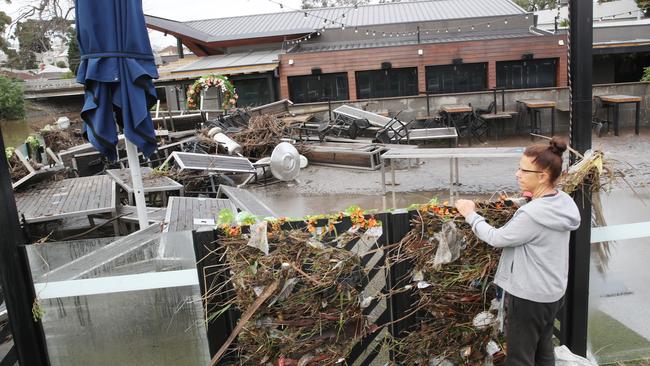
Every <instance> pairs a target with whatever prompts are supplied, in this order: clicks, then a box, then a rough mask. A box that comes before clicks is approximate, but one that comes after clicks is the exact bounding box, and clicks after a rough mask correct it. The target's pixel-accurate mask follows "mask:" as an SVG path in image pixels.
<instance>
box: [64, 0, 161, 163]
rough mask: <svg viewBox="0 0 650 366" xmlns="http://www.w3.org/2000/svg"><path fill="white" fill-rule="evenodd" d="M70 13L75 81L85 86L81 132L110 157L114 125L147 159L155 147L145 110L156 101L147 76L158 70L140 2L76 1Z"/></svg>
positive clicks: (115, 131)
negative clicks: (76, 49)
mask: <svg viewBox="0 0 650 366" xmlns="http://www.w3.org/2000/svg"><path fill="white" fill-rule="evenodd" d="M75 12H76V27H77V41H78V42H79V50H80V51H81V64H80V65H79V70H78V71H77V82H79V83H81V84H84V85H85V102H84V106H83V109H82V111H81V118H82V119H83V120H84V122H85V123H84V135H85V136H86V138H87V139H88V141H90V143H91V144H92V145H93V146H94V147H95V148H96V149H97V150H98V151H99V152H100V153H101V154H102V155H104V156H106V157H108V159H109V160H111V161H114V160H116V159H117V153H116V150H115V146H116V145H117V134H118V129H117V125H119V126H120V127H121V128H122V129H123V131H124V135H125V136H126V138H127V139H129V141H131V142H133V143H134V144H135V145H136V146H137V147H138V149H139V150H140V151H141V152H142V153H143V154H144V156H146V157H149V156H150V155H151V154H152V153H154V152H155V151H156V135H155V131H154V128H153V123H152V121H151V115H150V114H149V109H150V108H151V107H152V106H153V105H154V104H155V103H156V99H157V96H156V89H155V88H154V86H153V82H152V79H156V78H158V71H157V70H156V65H155V62H154V58H153V52H152V51H151V44H150V42H149V35H148V33H147V28H146V25H145V20H144V14H143V12H142V1H141V0H75Z"/></svg>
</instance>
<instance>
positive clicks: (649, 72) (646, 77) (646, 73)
mask: <svg viewBox="0 0 650 366" xmlns="http://www.w3.org/2000/svg"><path fill="white" fill-rule="evenodd" d="M641 81H650V66H648V67H646V68H645V69H643V76H642V77H641Z"/></svg>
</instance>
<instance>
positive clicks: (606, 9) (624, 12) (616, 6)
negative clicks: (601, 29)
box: [535, 0, 640, 26]
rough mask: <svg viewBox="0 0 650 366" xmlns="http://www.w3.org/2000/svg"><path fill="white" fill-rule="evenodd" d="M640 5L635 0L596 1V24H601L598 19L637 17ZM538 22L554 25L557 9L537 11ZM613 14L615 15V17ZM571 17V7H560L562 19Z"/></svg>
mask: <svg viewBox="0 0 650 366" xmlns="http://www.w3.org/2000/svg"><path fill="white" fill-rule="evenodd" d="M639 11H640V9H639V6H638V5H637V3H636V1H634V0H617V1H610V2H605V3H598V2H594V10H593V19H594V26H596V25H597V24H599V23H600V22H598V20H600V18H603V20H609V21H611V20H614V21H616V19H627V20H629V19H636V18H637V16H639V15H640V14H639ZM535 15H537V24H539V25H551V26H552V25H553V24H554V23H555V16H556V15H557V9H548V10H540V11H536V12H535ZM612 16H615V18H614V19H613V18H612ZM568 18H569V7H568V6H563V7H562V8H561V9H560V19H568Z"/></svg>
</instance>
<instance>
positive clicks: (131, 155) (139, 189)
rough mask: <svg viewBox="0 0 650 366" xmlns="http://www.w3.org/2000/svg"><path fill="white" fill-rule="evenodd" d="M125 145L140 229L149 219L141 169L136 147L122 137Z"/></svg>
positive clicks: (146, 224)
mask: <svg viewBox="0 0 650 366" xmlns="http://www.w3.org/2000/svg"><path fill="white" fill-rule="evenodd" d="M124 143H125V145H126V157H127V159H128V161H129V169H130V170H131V181H132V182H133V194H134V195H135V208H136V210H137V212H138V222H139V223H140V229H144V228H146V227H147V226H149V219H148V218H147V203H146V202H145V200H144V186H143V185H142V171H141V170H140V160H139V159H138V149H137V148H136V146H135V145H134V144H133V143H132V142H131V141H129V139H127V138H126V137H125V138H124Z"/></svg>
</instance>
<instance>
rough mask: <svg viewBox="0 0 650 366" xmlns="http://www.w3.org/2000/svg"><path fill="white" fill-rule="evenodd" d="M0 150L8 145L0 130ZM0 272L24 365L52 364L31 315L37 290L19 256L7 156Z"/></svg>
mask: <svg viewBox="0 0 650 366" xmlns="http://www.w3.org/2000/svg"><path fill="white" fill-rule="evenodd" d="M0 149H1V150H2V151H5V144H4V140H3V137H2V131H1V130H0ZM0 210H2V212H3V214H2V215H0V225H1V226H2V228H3V230H2V235H0V274H1V275H2V288H3V291H4V296H5V302H6V304H7V313H8V314H9V325H10V326H11V332H12V334H13V338H14V345H15V348H16V353H17V355H18V361H19V364H21V365H34V366H39V365H44V366H48V365H49V364H50V361H49V358H48V355H47V347H46V343H45V336H44V334H43V328H42V326H41V322H40V321H34V319H33V318H32V306H33V304H34V299H35V297H36V296H35V293H34V283H33V281H32V275H31V272H30V270H29V264H28V263H27V260H26V259H25V257H24V256H21V255H20V252H19V250H20V249H19V247H18V245H19V244H20V242H21V241H22V240H23V239H22V234H21V231H20V223H19V221H18V210H17V209H16V201H15V200H14V193H13V188H12V187H11V176H10V173H9V165H8V164H7V159H0Z"/></svg>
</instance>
